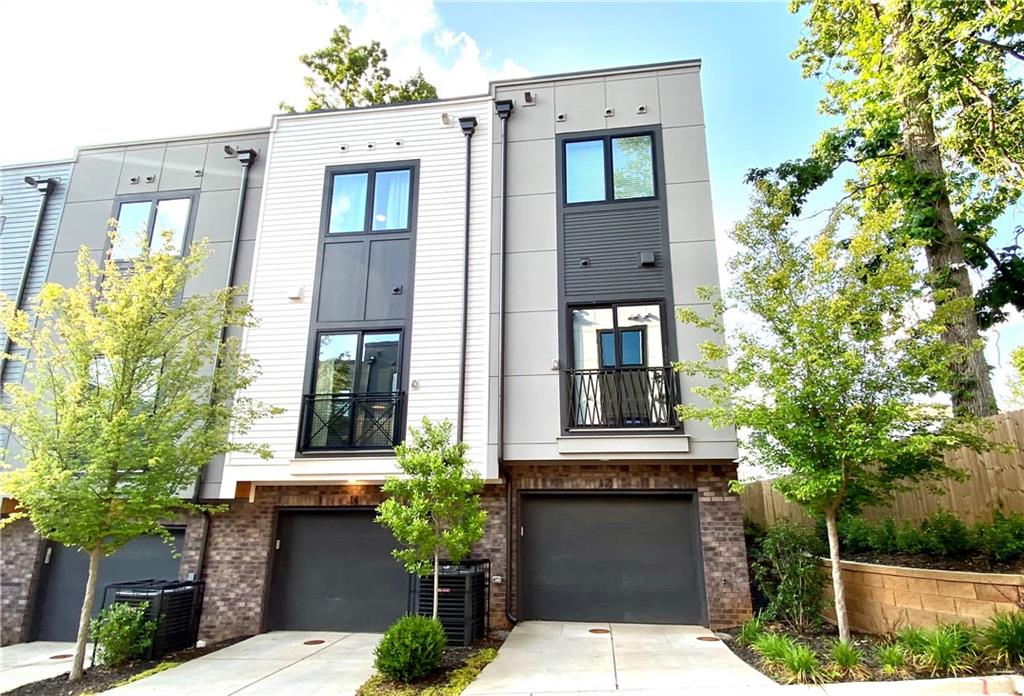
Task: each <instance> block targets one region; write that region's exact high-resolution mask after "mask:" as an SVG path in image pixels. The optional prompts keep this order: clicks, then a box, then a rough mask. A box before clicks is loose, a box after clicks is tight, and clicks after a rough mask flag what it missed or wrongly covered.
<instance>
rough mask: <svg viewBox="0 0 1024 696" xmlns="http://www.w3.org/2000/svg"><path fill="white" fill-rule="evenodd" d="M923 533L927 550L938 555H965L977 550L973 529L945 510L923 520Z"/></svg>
mask: <svg viewBox="0 0 1024 696" xmlns="http://www.w3.org/2000/svg"><path fill="white" fill-rule="evenodd" d="M921 533H922V534H923V536H924V539H923V541H924V546H925V550H926V551H927V552H928V553H933V554H935V555H937V556H964V555H966V554H969V553H973V552H975V551H977V543H975V540H974V535H972V534H971V530H970V529H968V528H967V525H966V524H964V523H963V522H961V521H960V520H958V519H957V518H956V517H954V516H953V515H951V514H950V513H948V512H946V511H945V510H940V511H939V512H936V513H934V514H933V515H932V516H931V517H929V518H928V519H926V520H924V521H923V522H921Z"/></svg>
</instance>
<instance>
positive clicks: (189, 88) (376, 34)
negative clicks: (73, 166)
mask: <svg viewBox="0 0 1024 696" xmlns="http://www.w3.org/2000/svg"><path fill="white" fill-rule="evenodd" d="M342 22H345V23H348V24H349V26H351V28H352V30H353V39H354V40H355V41H357V42H359V43H365V42H368V41H370V40H372V39H376V40H378V41H380V42H381V44H382V45H383V46H384V47H385V48H387V49H388V52H389V54H390V58H389V61H388V64H389V65H390V66H391V69H392V72H393V75H394V76H395V77H396V78H400V79H401V78H405V77H408V76H410V75H411V74H412V73H414V72H415V71H416V70H417V68H421V69H422V70H423V72H424V74H425V75H426V77H427V79H429V80H430V81H431V82H433V83H434V84H435V85H437V87H438V90H439V92H440V94H441V96H449V97H450V96H459V95H462V94H478V93H481V92H483V91H485V90H486V88H487V81H488V80H491V79H495V78H498V77H505V76H511V75H518V74H523V73H525V70H524V69H523V68H522V67H521V66H519V65H517V64H515V63H514V62H512V61H509V60H497V59H494V58H493V57H492V56H491V55H490V54H489V52H487V51H485V50H481V49H480V47H479V46H478V44H477V42H476V41H475V40H474V39H473V37H471V36H469V35H467V34H466V33H465V32H461V31H458V29H457V28H453V27H447V26H445V25H444V23H443V21H442V20H441V18H440V16H439V14H438V12H437V9H436V7H435V6H434V4H433V2H430V1H429V0H421V1H418V2H413V1H411V0H399V1H396V2H386V3H385V2H360V3H359V4H356V5H350V6H346V7H344V8H339V7H338V6H337V5H336V4H334V3H327V2H317V1H316V0H294V1H293V2H285V1H284V0H280V1H277V2H267V1H261V0H212V1H211V0H178V1H177V2H175V3H171V4H163V5H156V4H153V3H146V2H138V1H137V0H134V1H133V0H95V1H94V2H81V0H50V1H49V2H45V3H44V2H34V3H32V2H8V3H4V5H3V9H2V11H0V103H2V106H3V108H2V109H0V162H4V163H12V162H25V161H38V160H45V159H59V158H66V157H70V156H71V155H72V154H73V152H74V148H75V147H76V146H81V145H95V144H99V143H108V142H119V141H125V140H138V139H145V138H164V137H171V136H181V135H191V134H200V133H207V132H214V131H220V130H235V129H243V128H253V127H259V126H264V125H267V124H269V121H270V116H271V115H272V114H274V113H276V112H277V111H278V103H279V102H280V101H282V100H283V101H287V102H290V103H293V104H298V105H300V104H302V103H303V101H304V96H305V95H304V87H303V85H302V77H303V75H304V74H305V68H304V67H303V66H302V65H301V64H300V63H299V61H298V59H297V58H298V56H299V55H300V54H302V53H308V52H310V51H313V50H316V49H318V48H321V47H323V46H325V45H326V44H327V41H328V39H329V37H330V35H331V32H332V31H333V30H334V27H335V26H337V25H338V24H339V23H342Z"/></svg>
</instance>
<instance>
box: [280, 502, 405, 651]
mask: <svg viewBox="0 0 1024 696" xmlns="http://www.w3.org/2000/svg"><path fill="white" fill-rule="evenodd" d="M274 545H275V547H276V548H275V550H274V563H273V571H272V573H273V574H272V578H271V586H270V596H269V597H268V598H267V601H268V606H269V613H268V628H270V629H271V630H310V631H366V632H377V631H383V630H384V629H386V628H387V627H388V626H390V625H391V623H392V622H394V621H395V619H397V618H399V617H400V616H403V615H404V614H405V613H406V611H407V609H408V606H409V587H410V585H409V574H408V573H406V572H405V569H404V568H403V567H402V565H401V564H400V563H399V562H398V561H396V560H395V559H394V557H393V556H392V555H391V551H392V550H393V549H395V548H396V546H397V542H396V541H395V538H394V537H393V536H392V535H391V532H390V531H388V530H387V529H386V528H384V527H383V526H381V525H379V524H377V523H376V522H374V512H373V511H372V510H345V511H337V510H330V511H320V510H315V511H305V510H303V511H282V512H281V513H279V515H278V522H277V536H276V539H275V542H274Z"/></svg>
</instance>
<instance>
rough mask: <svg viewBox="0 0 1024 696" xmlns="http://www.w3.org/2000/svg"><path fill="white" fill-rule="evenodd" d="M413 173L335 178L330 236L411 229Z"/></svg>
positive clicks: (365, 173)
mask: <svg viewBox="0 0 1024 696" xmlns="http://www.w3.org/2000/svg"><path fill="white" fill-rule="evenodd" d="M411 183H412V170H411V169H380V170H368V171H362V172H346V173H339V174H334V175H333V177H332V180H331V201H330V210H329V213H328V224H327V233H328V234H345V233H361V232H371V231H372V232H396V231H403V230H407V229H409V207H410V205H411V202H412V186H411Z"/></svg>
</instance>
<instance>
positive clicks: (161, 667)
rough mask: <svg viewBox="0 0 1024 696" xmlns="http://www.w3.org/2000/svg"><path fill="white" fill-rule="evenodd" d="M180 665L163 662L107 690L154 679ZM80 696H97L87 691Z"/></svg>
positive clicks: (170, 661) (172, 661)
mask: <svg viewBox="0 0 1024 696" xmlns="http://www.w3.org/2000/svg"><path fill="white" fill-rule="evenodd" d="M180 664H181V663H180V662H176V661H174V660H168V661H167V662H161V663H160V664H158V665H155V666H153V667H150V668H149V669H147V670H143V671H141V672H139V673H137V674H133V675H132V676H130V677H128V678H127V679H122V680H121V681H119V682H117V683H116V684H112V685H110V686H109V687H107V689H116V688H118V687H119V686H124V685H125V684H131V683H132V682H137V681H139V680H140V679H145V678H146V677H152V676H153V675H154V674H160V672H166V671H167V670H169V669H171V668H172V667H177V666H178V665H180ZM107 689H105V690H107ZM80 696H96V695H95V694H94V693H93V692H91V691H86V692H83V693H82V694H81V695H80Z"/></svg>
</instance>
